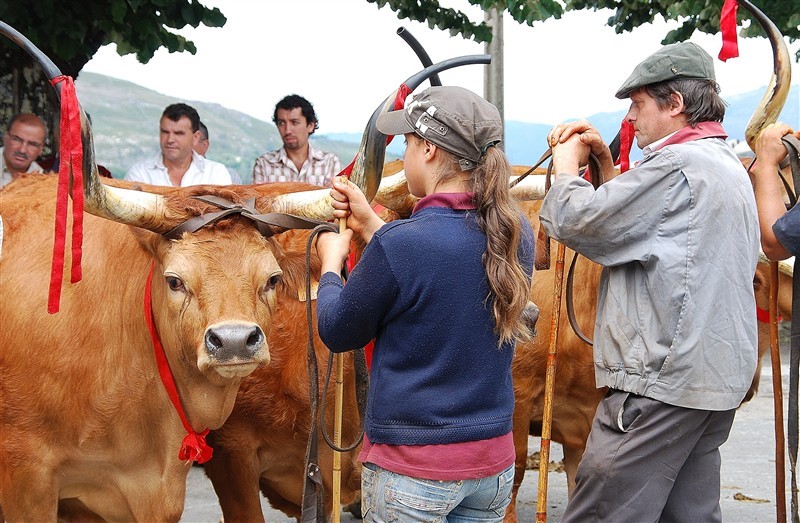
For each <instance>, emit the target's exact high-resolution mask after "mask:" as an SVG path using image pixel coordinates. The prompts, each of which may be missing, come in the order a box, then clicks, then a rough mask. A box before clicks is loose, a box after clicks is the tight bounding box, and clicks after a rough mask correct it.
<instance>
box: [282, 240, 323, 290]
mask: <svg viewBox="0 0 800 523" xmlns="http://www.w3.org/2000/svg"><path fill="white" fill-rule="evenodd" d="M309 235H310V232H309V231H301V230H289V231H286V232H283V233H281V234H276V235H275V236H273V237H272V238H270V241H271V242H272V247H273V251H272V252H273V253H274V255H275V259H276V260H277V261H278V265H279V266H280V268H281V270H282V271H283V278H282V279H281V284H280V289H281V291H282V292H284V293H285V294H286V295H287V296H288V297H289V298H293V299H296V300H297V299H299V300H300V301H305V300H306V251H305V249H306V243H307V242H308V237H309ZM310 269H311V270H310V272H309V276H310V278H311V299H312V300H313V299H316V297H317V286H318V285H319V276H320V274H319V271H320V261H319V256H318V255H317V249H316V248H312V249H311V264H310Z"/></svg>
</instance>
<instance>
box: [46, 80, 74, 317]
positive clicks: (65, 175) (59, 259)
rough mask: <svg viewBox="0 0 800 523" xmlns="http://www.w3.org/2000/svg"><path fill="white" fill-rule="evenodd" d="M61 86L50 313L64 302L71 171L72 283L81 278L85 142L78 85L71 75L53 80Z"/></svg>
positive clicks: (48, 308)
mask: <svg viewBox="0 0 800 523" xmlns="http://www.w3.org/2000/svg"><path fill="white" fill-rule="evenodd" d="M61 82H63V85H62V86H61V143H60V148H59V157H60V163H59V167H58V193H57V195H56V217H55V233H54V237H53V261H52V264H51V268H50V292H49V295H48V299H47V312H49V313H50V314H54V313H56V312H58V310H59V307H60V304H61V283H62V279H63V275H64V249H65V246H66V237H67V207H68V206H69V202H68V201H67V200H68V193H69V182H70V173H71V174H72V273H71V278H70V282H71V283H77V282H79V281H81V278H82V274H81V257H82V245H83V143H82V140H81V117H80V107H79V105H78V98H77V96H76V95H75V84H74V83H73V81H72V78H71V77H69V76H58V77H56V78H53V79H52V80H50V83H51V84H53V85H56V84H58V83H61Z"/></svg>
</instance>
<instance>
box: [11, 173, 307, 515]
mask: <svg viewBox="0 0 800 523" xmlns="http://www.w3.org/2000/svg"><path fill="white" fill-rule="evenodd" d="M56 182H57V179H56V177H54V176H43V175H36V176H28V177H25V178H23V179H20V180H18V181H17V182H15V183H14V184H11V185H9V187H8V188H6V189H5V190H3V191H1V192H0V215H2V219H3V226H4V234H3V245H2V256H0V303H2V306H1V307H0V332H2V338H0V376H2V379H0V409H2V410H1V411H0V412H1V413H2V417H1V418H0V420H2V430H0V507H2V511H3V512H4V516H5V518H6V520H8V521H53V520H55V519H56V514H57V513H58V514H59V517H61V518H65V519H71V518H73V517H81V518H89V517H91V518H96V517H99V518H102V519H105V520H114V521H121V520H128V521H131V520H136V521H177V520H178V519H179V518H180V515H181V512H182V511H183V505H184V492H185V479H186V474H187V472H188V470H189V464H188V463H186V462H182V461H181V460H179V459H178V450H179V447H180V444H181V441H182V439H183V437H184V435H185V434H186V432H185V430H184V428H183V426H182V424H181V422H180V420H179V418H178V415H177V414H176V412H175V410H174V408H173V406H172V404H171V403H170V400H169V399H168V397H167V394H166V392H165V390H164V387H163V386H162V384H161V380H160V378H159V374H158V370H157V367H156V361H155V358H154V355H153V345H152V342H151V339H150V336H149V334H148V329H147V326H146V324H145V319H144V315H143V305H142V304H143V295H144V286H145V279H146V277H147V274H148V271H149V270H150V267H151V265H152V264H153V263H155V276H154V278H153V292H152V305H153V315H154V318H155V323H156V325H157V327H158V331H159V333H160V336H161V341H162V343H163V345H164V349H165V352H166V356H167V359H168V361H169V364H170V367H171V371H172V373H173V375H174V377H175V381H176V383H177V388H178V392H179V394H180V399H181V403H182V404H183V407H184V409H185V411H186V414H187V417H188V419H189V421H190V423H191V425H192V427H193V429H194V430H196V431H202V430H204V429H206V428H211V429H216V428H219V427H220V426H221V425H222V424H223V422H224V421H225V419H226V418H227V416H228V415H229V413H230V412H231V409H232V408H233V403H234V399H235V397H236V393H237V390H238V388H239V385H240V383H241V381H242V379H243V378H244V377H245V376H246V375H248V374H249V373H251V372H252V371H253V370H254V369H256V368H257V367H258V366H259V365H262V364H266V363H268V362H269V361H270V348H271V349H272V350H273V355H272V357H273V358H274V361H273V364H274V365H275V368H276V369H281V370H278V371H275V372H276V374H275V375H273V379H275V380H276V383H275V386H276V387H280V386H281V385H284V384H285V385H286V389H287V391H288V392H286V394H287V395H291V394H293V393H295V391H297V390H298V387H300V388H301V385H302V382H303V377H304V376H305V371H304V370H303V369H302V368H299V367H298V366H297V365H295V364H294V363H290V364H287V363H286V360H287V359H289V355H292V354H293V351H294V350H296V349H297V348H296V347H294V346H281V344H282V343H283V342H282V340H281V338H280V336H279V335H276V334H274V333H270V326H271V324H272V322H273V320H274V319H277V318H279V317H280V318H281V319H282V321H284V322H292V321H294V320H293V319H292V318H291V317H290V316H284V315H283V312H282V311H283V309H282V308H281V304H282V303H283V302H284V301H291V300H296V297H297V292H298V289H300V288H301V287H302V275H303V273H304V249H302V250H301V249H299V248H297V247H296V246H295V245H292V244H291V241H290V240H291V237H292V236H293V235H294V234H295V233H291V232H290V233H285V234H286V235H287V236H286V238H281V237H280V236H278V237H277V239H276V237H272V238H265V237H264V236H262V235H261V234H260V233H259V231H258V230H256V228H255V226H254V225H253V223H252V222H251V221H249V220H245V219H244V218H242V217H241V216H239V215H235V216H233V217H230V218H226V219H224V220H222V221H220V222H218V223H217V224H215V225H213V226H210V227H205V228H202V229H200V230H199V231H197V232H195V233H184V234H183V235H182V237H181V238H180V239H178V240H167V239H166V238H165V237H164V236H162V235H161V234H160V232H161V231H162V230H168V229H169V228H171V227H173V226H175V225H177V223H180V222H182V221H184V220H185V219H186V218H187V217H189V216H191V215H195V214H200V213H204V212H209V211H216V210H218V209H217V208H216V207H213V206H210V205H208V204H205V203H202V202H198V201H197V200H193V199H190V198H189V196H190V195H192V194H196V193H202V194H216V195H219V196H221V197H223V198H226V199H229V200H232V201H241V200H243V199H245V198H248V197H259V199H258V208H260V209H269V208H271V202H273V201H277V200H278V199H280V197H275V195H276V194H278V193H285V192H289V191H297V190H302V189H305V188H306V186H303V185H300V184H280V185H272V186H260V187H243V186H237V187H213V186H204V187H195V188H187V189H166V188H155V187H150V188H148V191H151V192H152V193H159V194H160V195H161V196H158V197H155V196H153V195H152V194H149V195H148V194H145V193H140V192H136V191H130V190H127V191H125V190H119V189H116V188H119V187H121V188H128V189H130V188H131V187H132V186H131V184H127V183H125V182H119V181H108V182H106V183H107V184H111V185H113V186H114V188H112V189H109V188H108V185H107V184H106V185H104V186H101V185H100V184H99V182H97V183H98V185H96V186H94V188H93V190H97V189H98V188H100V189H103V187H105V189H103V190H104V191H106V193H105V194H106V200H108V201H111V200H114V199H115V198H117V197H118V196H119V195H120V194H125V195H128V196H131V195H133V196H134V199H136V198H140V200H139V203H137V204H134V205H132V207H129V208H124V207H123V208H122V209H121V210H120V209H116V210H112V211H109V212H108V213H107V214H112V215H116V216H119V217H120V219H121V220H123V219H124V221H125V222H126V223H131V224H132V223H134V222H136V220H137V219H138V220H139V221H140V222H141V224H140V226H145V222H147V220H148V219H150V218H148V219H145V218H136V219H134V218H132V217H131V216H132V210H136V209H138V208H139V207H141V205H140V204H141V202H142V201H144V199H149V200H147V201H149V202H150V203H151V204H152V205H151V206H152V207H153V208H154V209H155V210H157V211H158V212H157V213H155V214H157V215H158V216H160V217H161V218H162V219H163V220H165V221H166V222H167V223H159V224H150V225H151V227H148V228H149V229H150V230H144V229H140V228H135V227H129V226H128V225H123V224H121V223H117V222H115V221H110V220H105V219H101V218H96V217H94V216H89V215H87V216H86V221H85V238H84V260H83V274H84V279H83V281H82V282H80V283H77V284H74V285H66V286H65V288H64V291H63V296H62V299H61V311H60V312H59V313H57V314H53V315H48V314H47V312H46V302H47V293H48V276H49V273H50V262H51V252H52V245H53V225H52V223H53V221H52V220H53V214H54V202H55V196H56ZM93 183H94V182H93ZM87 186H88V185H87ZM108 191H111V192H108ZM115 191H116V192H115ZM136 195H141V196H136ZM154 198H157V200H153V199H154ZM151 200H152V201H151ZM91 205H92V206H94V205H96V204H91ZM137 206H138V207H137ZM95 211H96V209H94V211H93V212H95ZM262 212H263V210H262ZM158 216H156V217H158ZM151 218H152V217H151ZM152 230H154V231H156V232H150V231H152ZM67 263H69V256H67ZM315 265H316V264H315ZM315 270H316V271H317V272H318V266H316V268H315ZM268 334H270V336H269V342H270V343H272V344H273V345H272V347H270V346H268V342H267V335H268ZM300 350H301V351H302V349H300ZM298 358H299V359H301V360H304V356H299V357H298ZM269 368H270V369H271V368H272V366H270V367H269ZM268 372H273V371H272V370H270V371H268ZM283 372H285V373H286V374H283ZM297 394H298V395H299V396H300V399H299V400H298V403H299V404H302V403H303V399H302V393H301V392H300V393H297ZM306 394H307V393H306ZM261 399H262V401H265V402H269V401H271V400H272V398H270V397H269V396H268V395H267V394H265V395H264V396H263V397H262V398H261ZM278 407H279V408H286V409H288V412H286V413H285V416H286V419H287V420H290V421H289V422H287V424H286V425H283V426H280V427H278V428H277V430H288V431H290V436H289V437H297V438H299V439H302V440H304V439H305V436H304V434H303V432H302V431H303V420H300V419H299V418H298V417H297V416H296V415H295V413H293V410H297V409H298V408H299V407H297V406H296V404H291V403H287V402H283V403H279V405H278ZM292 419H297V423H296V424H295V425H292V422H291V420H292ZM263 430H265V431H268V430H273V427H264V428H263Z"/></svg>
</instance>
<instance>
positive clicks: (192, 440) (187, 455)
mask: <svg viewBox="0 0 800 523" xmlns="http://www.w3.org/2000/svg"><path fill="white" fill-rule="evenodd" d="M207 435H208V429H206V430H205V431H203V432H202V433H201V434H198V433H197V432H190V433H188V434H187V435H186V437H184V438H183V443H182V444H181V450H180V451H179V452H178V458H179V459H180V460H182V461H187V460H189V461H196V462H198V463H200V464H203V463H205V462H206V461H208V460H210V459H211V456H213V455H214V449H212V448H211V447H210V446H209V445H208V443H206V436H207Z"/></svg>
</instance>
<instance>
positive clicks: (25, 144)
mask: <svg viewBox="0 0 800 523" xmlns="http://www.w3.org/2000/svg"><path fill="white" fill-rule="evenodd" d="M46 134H47V128H46V127H45V125H44V122H43V121H42V119H41V118H39V117H38V116H36V115H35V114H31V113H19V114H16V115H14V116H13V117H12V118H11V121H10V122H8V127H7V128H6V133H5V134H4V135H3V147H1V148H0V162H2V163H0V188H2V187H5V186H6V185H8V184H9V183H11V182H12V181H14V180H15V179H16V178H17V177H18V176H19V175H21V174H25V173H32V172H41V171H42V167H41V166H40V165H39V164H38V163H36V158H38V157H39V155H40V154H42V147H44V138H45V135H46Z"/></svg>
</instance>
